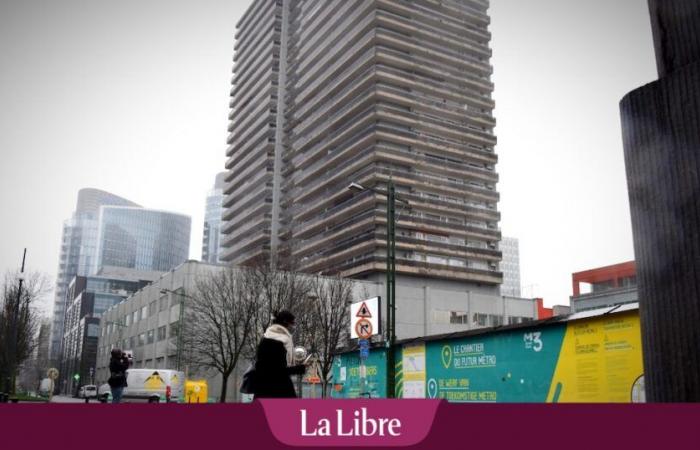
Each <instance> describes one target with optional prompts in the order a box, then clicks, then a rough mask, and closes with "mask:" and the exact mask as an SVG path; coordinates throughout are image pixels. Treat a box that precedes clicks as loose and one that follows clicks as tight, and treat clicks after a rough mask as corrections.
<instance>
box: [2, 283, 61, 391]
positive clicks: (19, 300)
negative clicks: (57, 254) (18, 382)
mask: <svg viewBox="0 0 700 450" xmlns="http://www.w3.org/2000/svg"><path fill="white" fill-rule="evenodd" d="M19 277H20V274H19V273H18V272H7V273H6V274H5V279H4V282H3V287H2V298H0V377H2V378H1V380H0V382H2V383H3V384H4V389H3V390H4V391H5V392H14V388H15V377H16V376H17V371H18V369H19V367H20V365H21V364H22V363H23V362H24V361H26V360H27V359H28V358H29V357H31V356H32V353H33V352H34V350H35V348H36V346H37V343H38V341H37V332H38V329H39V320H40V318H39V314H38V311H37V305H36V303H37V302H38V301H39V299H40V298H41V296H42V295H44V294H46V293H47V292H48V291H49V289H50V287H49V282H48V278H47V277H46V276H45V275H43V274H41V273H38V272H25V273H23V274H22V277H23V284H22V288H21V289H20V283H19Z"/></svg>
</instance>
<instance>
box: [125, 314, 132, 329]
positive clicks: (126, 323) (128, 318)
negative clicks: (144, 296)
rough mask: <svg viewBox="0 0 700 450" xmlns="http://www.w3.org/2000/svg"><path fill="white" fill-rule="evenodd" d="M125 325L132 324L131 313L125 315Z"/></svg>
mask: <svg viewBox="0 0 700 450" xmlns="http://www.w3.org/2000/svg"><path fill="white" fill-rule="evenodd" d="M124 325H126V326H127V327H128V326H129V325H131V314H127V315H126V317H124Z"/></svg>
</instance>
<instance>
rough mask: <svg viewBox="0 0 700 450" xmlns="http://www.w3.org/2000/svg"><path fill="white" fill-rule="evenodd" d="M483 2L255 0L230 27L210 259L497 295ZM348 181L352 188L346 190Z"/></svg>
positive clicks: (495, 216) (498, 277) (492, 122)
mask: <svg viewBox="0 0 700 450" xmlns="http://www.w3.org/2000/svg"><path fill="white" fill-rule="evenodd" d="M488 6H489V3H488V1H484V0H460V1H457V0H452V1H442V2H428V1H414V2H405V1H397V0H365V1H353V2H342V1H317V0H314V1H304V0H299V1H289V0H279V1H274V0H260V1H255V2H253V4H252V5H251V7H250V8H249V9H248V11H247V12H246V13H245V14H244V16H243V17H242V18H241V20H240V21H239V23H238V24H237V33H236V37H237V43H236V47H235V48H236V53H235V57H234V77H233V80H232V83H233V88H232V92H231V101H230V105H231V114H230V118H231V125H230V127H229V129H230V131H231V134H230V135H229V140H228V143H229V147H228V150H227V155H228V161H227V165H226V167H227V169H228V170H229V172H228V175H227V179H226V181H227V184H226V188H225V193H226V198H225V201H224V222H225V226H224V233H225V235H226V237H225V241H224V247H225V251H224V260H226V261H230V262H233V263H236V264H239V263H243V264H245V263H249V262H252V261H254V260H255V259H256V258H258V257H260V256H261V255H262V256H264V255H266V254H272V255H279V254H283V253H285V252H286V253H287V254H288V255H290V256H292V258H291V260H292V261H294V263H295V264H296V266H297V269H299V270H302V271H307V272H313V273H318V272H321V273H327V274H331V273H338V274H341V275H344V276H352V277H357V278H368V279H377V280H381V279H382V276H383V275H382V273H383V272H384V271H385V270H386V231H385V230H386V221H387V213H386V210H387V207H386V198H385V196H384V195H382V192H383V191H385V189H386V186H387V183H388V182H389V180H391V181H392V182H393V184H394V185H395V186H396V192H397V195H398V196H400V197H401V198H402V199H404V200H405V201H407V202H408V206H407V207H404V208H402V207H401V204H399V205H397V222H396V257H397V261H396V272H397V275H398V276H399V277H401V276H413V277H418V278H421V279H425V278H433V279H439V280H444V281H448V280H452V281H456V282H461V283H468V284H469V285H470V286H474V287H475V289H479V290H481V291H482V292H486V293H493V294H495V295H497V294H498V285H499V284H500V283H501V281H502V276H501V273H500V272H499V271H498V264H499V262H500V260H501V253H500V252H499V251H498V249H497V245H498V241H499V240H500V231H499V229H498V221H499V219H500V216H499V213H498V211H497V208H496V204H497V202H498V200H499V196H498V193H497V191H496V183H497V181H498V175H497V173H496V171H495V165H496V162H497V156H496V154H495V153H494V146H495V144H496V138H495V136H494V134H493V127H494V125H495V120H494V118H493V114H492V112H493V107H494V102H493V100H492V98H491V94H492V91H493V84H492V83H491V81H490V77H491V72H492V69H491V65H490V62H489V60H490V56H491V50H490V49H489V41H490V33H489V31H488V25H489V16H488V15H487V9H488ZM351 182H355V183H359V184H361V185H362V186H364V187H366V188H367V189H366V190H365V191H364V192H362V193H360V194H357V193H353V192H351V191H350V190H348V186H349V185H350V183H351Z"/></svg>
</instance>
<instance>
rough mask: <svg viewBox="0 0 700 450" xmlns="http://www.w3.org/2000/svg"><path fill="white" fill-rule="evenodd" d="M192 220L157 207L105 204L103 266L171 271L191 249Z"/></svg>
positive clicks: (98, 264) (99, 262) (99, 238)
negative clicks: (145, 207) (144, 207)
mask: <svg viewBox="0 0 700 450" xmlns="http://www.w3.org/2000/svg"><path fill="white" fill-rule="evenodd" d="M190 228H191V219H190V217H188V216H185V215H182V214H176V213H171V212H166V211H157V210H153V209H143V208H133V207H121V206H105V207H103V208H102V209H101V211H100V218H99V229H98V235H97V257H96V259H95V265H94V271H95V272H96V271H97V269H98V268H99V267H106V266H117V267H127V268H132V269H137V270H160V271H163V272H165V271H168V270H170V269H172V268H174V267H176V266H178V265H179V264H182V263H183V262H185V261H186V260H187V258H188V255H189V249H190Z"/></svg>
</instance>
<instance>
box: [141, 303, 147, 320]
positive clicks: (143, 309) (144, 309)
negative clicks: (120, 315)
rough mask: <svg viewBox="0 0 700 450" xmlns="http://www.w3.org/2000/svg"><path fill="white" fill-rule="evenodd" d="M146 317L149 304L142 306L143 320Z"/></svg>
mask: <svg viewBox="0 0 700 450" xmlns="http://www.w3.org/2000/svg"><path fill="white" fill-rule="evenodd" d="M146 317H148V306H144V307H143V308H141V320H143V319H145V318H146Z"/></svg>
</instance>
